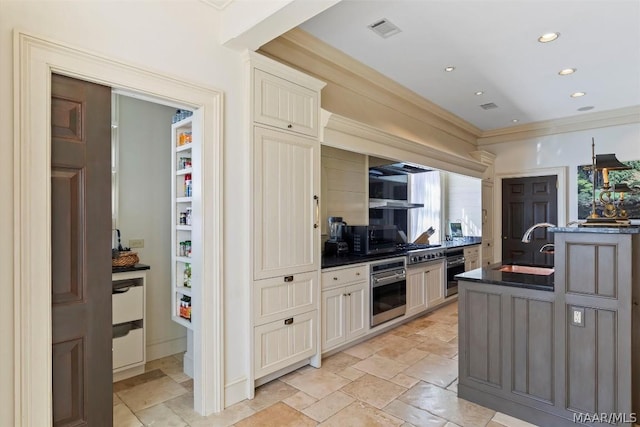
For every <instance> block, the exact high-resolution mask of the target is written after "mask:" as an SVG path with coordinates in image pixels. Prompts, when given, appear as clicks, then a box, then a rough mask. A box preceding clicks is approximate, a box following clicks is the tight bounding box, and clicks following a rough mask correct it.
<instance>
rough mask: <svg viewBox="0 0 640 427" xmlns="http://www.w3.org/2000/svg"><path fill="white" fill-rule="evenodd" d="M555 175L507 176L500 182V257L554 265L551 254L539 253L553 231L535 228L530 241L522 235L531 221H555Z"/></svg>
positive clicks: (549, 239)
mask: <svg viewBox="0 0 640 427" xmlns="http://www.w3.org/2000/svg"><path fill="white" fill-rule="evenodd" d="M557 182H558V177H557V176H556V175H549V176H536V177H526V178H510V179H504V180H503V181H502V260H503V261H507V262H508V261H513V262H523V263H529V264H539V265H553V255H549V254H543V253H540V252H539V251H540V248H541V247H542V246H543V245H544V244H546V243H553V234H551V233H549V232H548V231H547V229H546V228H538V229H536V230H535V231H534V233H533V236H532V237H531V243H522V235H523V234H524V232H525V231H526V230H527V229H528V228H529V227H531V226H532V225H533V224H537V223H539V222H550V223H552V224H557V223H558V222H557V221H558V189H557Z"/></svg>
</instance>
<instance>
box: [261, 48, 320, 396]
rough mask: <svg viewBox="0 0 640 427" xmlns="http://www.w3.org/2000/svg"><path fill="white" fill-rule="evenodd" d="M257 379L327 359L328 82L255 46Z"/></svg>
mask: <svg viewBox="0 0 640 427" xmlns="http://www.w3.org/2000/svg"><path fill="white" fill-rule="evenodd" d="M249 81H250V89H251V90H250V92H251V93H250V96H251V101H252V102H250V105H251V112H250V116H251V138H252V150H251V157H252V192H253V208H252V214H253V215H252V216H253V218H252V221H253V226H252V233H251V237H252V242H251V244H252V246H253V249H252V257H253V262H252V266H253V268H252V270H253V271H252V284H251V286H252V290H251V295H252V298H251V299H252V303H251V306H252V307H251V313H252V319H251V322H252V325H251V326H252V332H253V342H252V345H253V351H252V352H251V354H253V366H252V369H253V375H252V377H253V380H254V382H253V386H254V387H255V386H256V385H259V384H261V383H264V382H267V381H269V380H271V379H272V378H274V377H276V376H279V375H281V374H283V373H285V372H287V371H288V370H292V369H295V368H297V367H299V366H302V365H304V364H308V363H311V364H312V365H314V366H319V364H320V351H321V349H320V344H319V340H320V333H319V332H320V327H319V310H318V309H319V297H320V289H319V283H320V222H319V221H320V199H319V196H320V141H319V122H320V90H321V89H322V87H323V86H324V85H325V83H323V82H321V81H319V80H316V79H315V78H312V77H310V76H307V75H305V74H303V73H301V72H299V71H297V70H293V69H291V68H289V67H287V66H284V65H282V64H280V63H277V62H275V61H272V60H270V59H268V58H265V57H263V56H261V55H259V54H255V53H249Z"/></svg>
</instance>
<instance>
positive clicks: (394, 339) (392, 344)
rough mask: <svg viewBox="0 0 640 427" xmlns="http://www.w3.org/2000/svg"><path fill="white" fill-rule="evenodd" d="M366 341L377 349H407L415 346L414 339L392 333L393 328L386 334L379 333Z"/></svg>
mask: <svg viewBox="0 0 640 427" xmlns="http://www.w3.org/2000/svg"><path fill="white" fill-rule="evenodd" d="M366 342H367V343H368V344H369V345H371V346H373V347H374V348H376V350H377V351H380V350H382V349H385V348H395V349H398V350H401V351H409V350H410V349H412V348H413V347H415V346H416V343H415V341H413V340H410V339H408V338H405V337H400V336H398V335H394V334H393V330H391V332H387V333H386V334H382V335H379V336H377V337H375V338H373V339H371V340H370V341H366Z"/></svg>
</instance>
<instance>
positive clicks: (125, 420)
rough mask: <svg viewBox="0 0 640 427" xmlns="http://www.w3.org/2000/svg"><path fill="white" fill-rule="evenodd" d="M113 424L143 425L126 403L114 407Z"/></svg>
mask: <svg viewBox="0 0 640 427" xmlns="http://www.w3.org/2000/svg"><path fill="white" fill-rule="evenodd" d="M113 425H114V426H118V427H141V426H142V423H141V422H140V420H139V419H138V418H136V416H135V415H133V412H131V410H130V409H129V408H128V407H127V405H125V404H124V403H119V404H117V405H115V406H114V407H113Z"/></svg>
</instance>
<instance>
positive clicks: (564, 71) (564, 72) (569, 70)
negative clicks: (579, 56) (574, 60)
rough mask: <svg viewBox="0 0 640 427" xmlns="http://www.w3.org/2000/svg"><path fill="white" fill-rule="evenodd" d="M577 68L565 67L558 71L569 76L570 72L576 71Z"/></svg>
mask: <svg viewBox="0 0 640 427" xmlns="http://www.w3.org/2000/svg"><path fill="white" fill-rule="evenodd" d="M576 71H577V70H576V69H575V68H565V69H564V70H560V71H558V74H560V75H561V76H568V75H569V74H573V73H575V72H576Z"/></svg>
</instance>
